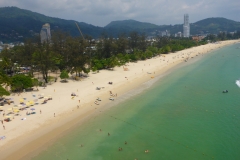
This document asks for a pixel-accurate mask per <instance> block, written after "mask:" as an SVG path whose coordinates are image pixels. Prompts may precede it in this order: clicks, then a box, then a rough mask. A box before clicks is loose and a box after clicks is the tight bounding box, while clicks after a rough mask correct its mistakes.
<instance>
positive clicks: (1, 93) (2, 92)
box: [0, 85, 10, 97]
mask: <svg viewBox="0 0 240 160" xmlns="http://www.w3.org/2000/svg"><path fill="white" fill-rule="evenodd" d="M9 95H10V93H9V92H8V91H6V90H5V89H4V88H3V87H2V86H1V85H0V97H1V96H9Z"/></svg>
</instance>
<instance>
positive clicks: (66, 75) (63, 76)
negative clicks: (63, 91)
mask: <svg viewBox="0 0 240 160" xmlns="http://www.w3.org/2000/svg"><path fill="white" fill-rule="evenodd" d="M60 78H61V79H67V78H69V75H68V72H67V71H66V70H63V71H62V72H61V74H60Z"/></svg>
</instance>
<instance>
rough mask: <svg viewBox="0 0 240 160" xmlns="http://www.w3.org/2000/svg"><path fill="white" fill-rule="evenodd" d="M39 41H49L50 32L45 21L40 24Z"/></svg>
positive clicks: (48, 25)
mask: <svg viewBox="0 0 240 160" xmlns="http://www.w3.org/2000/svg"><path fill="white" fill-rule="evenodd" d="M40 38H41V42H42V43H43V42H50V40H51V32H50V24H48V23H46V24H44V25H43V26H42V29H41V31H40Z"/></svg>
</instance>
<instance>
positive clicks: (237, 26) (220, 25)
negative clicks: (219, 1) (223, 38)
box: [191, 18, 240, 33]
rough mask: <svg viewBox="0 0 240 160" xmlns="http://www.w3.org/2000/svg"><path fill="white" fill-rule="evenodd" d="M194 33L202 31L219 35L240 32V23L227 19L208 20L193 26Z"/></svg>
mask: <svg viewBox="0 0 240 160" xmlns="http://www.w3.org/2000/svg"><path fill="white" fill-rule="evenodd" d="M191 30H192V32H193V33H199V32H201V31H203V32H205V33H219V31H228V32H232V31H236V30H240V22H236V21H233V20H229V19H226V18H207V19H204V20H201V21H198V22H196V23H193V24H192V25H191Z"/></svg>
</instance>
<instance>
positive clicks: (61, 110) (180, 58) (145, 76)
mask: <svg viewBox="0 0 240 160" xmlns="http://www.w3.org/2000/svg"><path fill="white" fill-rule="evenodd" d="M237 42H239V40H234V41H233V40H232V41H223V42H219V43H217V44H207V45H204V46H198V47H193V48H190V49H186V50H183V51H179V52H176V53H171V54H167V55H162V56H159V57H155V58H152V59H149V60H146V61H139V62H137V63H128V64H127V65H126V66H125V67H126V68H128V69H129V71H124V70H123V67H115V68H114V70H113V71H110V70H101V71H100V73H96V74H93V73H90V74H89V77H88V78H85V79H84V80H82V81H73V80H69V82H68V83H61V82H56V83H53V84H52V85H48V86H47V87H46V88H45V89H44V88H42V87H39V91H33V92H26V93H22V94H21V95H20V96H18V95H17V94H16V95H14V96H13V95H11V96H9V97H11V98H13V99H14V102H15V104H16V105H18V104H19V99H20V98H26V101H25V102H27V101H29V100H33V99H36V98H37V95H38V94H41V93H44V95H45V96H48V95H52V98H53V100H49V101H48V102H47V103H46V104H39V105H35V106H33V107H30V108H35V112H36V114H33V115H29V116H27V115H26V112H27V111H28V112H31V110H30V108H29V109H27V110H25V111H20V114H21V116H14V119H13V120H12V121H11V122H4V126H5V130H4V129H3V127H2V126H1V127H0V137H1V136H5V137H6V138H5V139H4V140H0V152H1V153H4V154H3V156H1V157H2V158H1V157H0V159H3V158H4V157H6V156H9V155H10V154H11V153H12V152H14V151H17V150H18V149H20V147H21V146H23V145H26V144H27V143H30V141H33V140H34V139H36V138H38V137H41V136H42V135H43V134H45V133H47V132H49V131H51V130H53V129H54V127H52V126H53V125H54V124H57V123H58V122H60V121H62V122H63V123H61V124H60V123H59V124H58V127H59V126H61V125H63V124H64V121H66V122H67V121H69V117H74V116H75V117H76V116H77V117H82V119H84V118H86V117H89V116H91V115H92V114H93V113H95V112H96V111H99V109H104V106H105V104H106V103H113V102H112V101H110V100H109V97H110V95H109V91H112V93H113V94H117V97H113V98H115V100H117V99H118V97H119V96H121V95H123V94H124V93H126V92H127V91H129V90H131V89H133V88H136V87H138V86H139V85H141V84H142V83H144V82H146V81H149V80H151V79H153V78H154V77H156V76H159V75H163V74H164V73H165V72H166V71H168V70H169V69H170V68H172V67H174V66H176V65H177V64H179V63H181V62H184V63H190V61H192V60H190V61H187V62H185V60H186V59H193V58H194V57H196V56H203V54H205V53H208V52H209V51H211V50H214V49H217V48H220V47H223V46H225V45H229V44H233V43H237ZM108 82H113V84H112V85H110V84H108ZM96 87H104V88H101V90H96ZM72 92H75V93H76V94H77V96H76V97H75V98H74V99H72V98H71V93H72ZM33 95H36V97H33ZM97 97H100V98H101V99H102V101H99V103H100V105H96V104H94V101H95V100H96V98H97ZM79 100H80V101H81V102H80V103H79ZM38 102H40V100H38ZM77 105H79V109H78V107H77ZM13 106H14V104H11V105H5V106H4V107H3V109H4V110H5V113H8V108H12V107H13ZM40 110H41V112H42V113H41V114H40ZM2 113H3V112H2ZM2 113H1V114H0V120H3V114H2ZM54 113H55V117H54ZM22 118H26V120H21V119H22ZM47 127H48V130H47V129H46V128H47ZM55 127H56V126H55ZM44 129H45V130H44ZM40 131H41V132H40ZM40 133H41V134H40ZM34 135H35V138H34ZM27 137H28V138H27ZM16 145H18V147H17V146H16ZM39 145H42V144H39ZM13 146H14V147H15V149H14V147H13ZM22 156H24V155H22ZM18 157H21V156H18Z"/></svg>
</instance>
